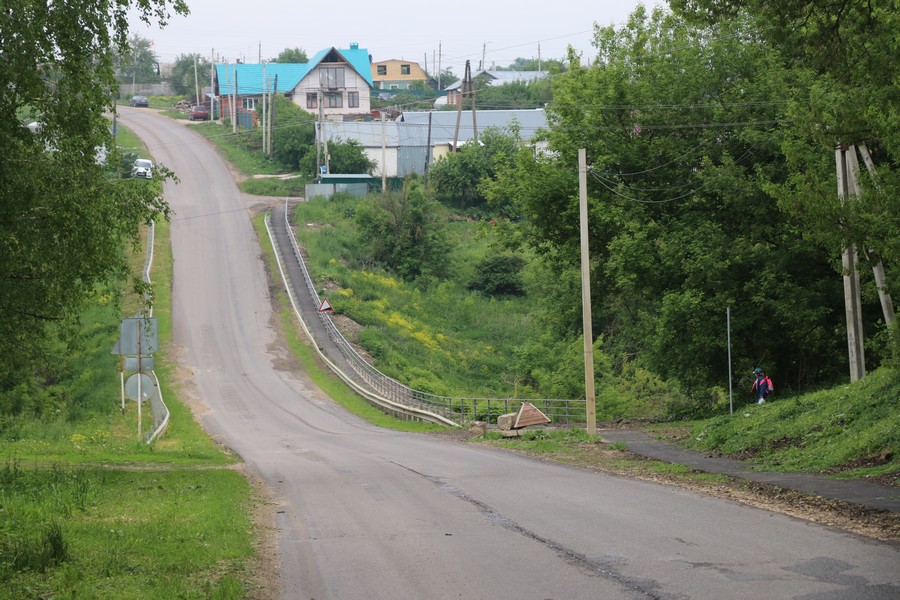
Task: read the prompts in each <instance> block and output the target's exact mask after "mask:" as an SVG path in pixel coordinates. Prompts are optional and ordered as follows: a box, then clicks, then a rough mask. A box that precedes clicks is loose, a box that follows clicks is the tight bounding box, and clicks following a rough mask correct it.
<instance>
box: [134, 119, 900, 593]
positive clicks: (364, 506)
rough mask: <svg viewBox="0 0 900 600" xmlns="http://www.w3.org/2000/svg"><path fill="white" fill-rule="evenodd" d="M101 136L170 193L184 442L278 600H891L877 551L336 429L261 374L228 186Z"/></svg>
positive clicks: (547, 468)
mask: <svg viewBox="0 0 900 600" xmlns="http://www.w3.org/2000/svg"><path fill="white" fill-rule="evenodd" d="M120 118H121V120H122V122H123V123H124V124H125V125H126V126H127V127H129V128H131V129H132V130H133V131H135V132H136V133H137V134H138V135H139V136H140V137H141V138H142V139H143V140H144V142H145V143H146V144H147V146H148V148H149V150H150V152H151V153H152V155H153V157H154V159H155V160H156V161H158V162H159V163H162V164H164V165H166V166H167V167H169V168H171V169H172V170H173V171H175V173H176V174H177V176H178V177H179V179H180V183H178V184H175V183H171V182H170V183H167V184H166V186H165V194H166V198H167V199H168V201H169V203H170V205H171V206H172V207H173V208H174V211H175V214H174V217H173V221H172V227H171V232H172V247H173V252H174V257H175V266H174V281H173V313H174V314H173V327H174V337H175V343H176V345H177V346H178V347H179V348H180V350H181V351H180V353H179V354H180V358H179V361H180V367H182V368H184V369H189V370H190V372H192V376H191V377H190V382H189V389H190V391H192V392H193V393H196V395H197V397H198V398H199V399H200V401H202V402H203V403H204V404H205V405H207V406H208V411H207V412H206V414H205V415H204V416H203V417H202V424H203V426H204V427H205V428H206V429H207V431H209V432H210V433H211V434H212V435H214V436H218V437H220V438H221V439H222V441H223V442H224V443H225V444H227V445H228V446H229V447H231V448H233V449H234V450H235V451H236V452H238V453H239V454H240V455H241V456H242V457H243V458H244V460H245V461H246V463H247V465H248V467H249V468H251V469H252V470H254V471H255V472H257V473H258V474H259V475H260V476H261V477H262V478H264V480H265V481H266V482H267V483H268V485H269V486H270V487H271V489H272V490H273V492H274V495H275V497H276V501H277V503H278V515H277V526H278V530H279V533H278V546H279V551H280V556H281V570H280V572H281V577H282V582H281V583H282V586H281V587H282V597H283V598H286V599H287V598H290V599H298V598H308V599H313V598H314V599H315V600H326V599H351V598H367V599H385V600H388V599H390V600H396V599H405V598H413V599H415V598H429V599H432V598H433V599H445V598H464V599H472V598H486V599H503V598H516V599H519V598H534V599H542V598H543V599H547V598H553V599H558V600H563V599H566V600H571V599H581V598H584V599H589V598H590V599H596V598H602V599H626V598H627V599H644V598H652V599H685V598H698V599H699V598H730V599H743V598H746V599H748V600H750V599H752V600H758V599H759V598H804V599H807V598H808V599H812V598H822V599H828V600H835V599H838V598H867V599H881V598H884V599H887V598H892V599H893V598H898V597H900V551H898V549H897V548H895V547H893V546H890V545H886V544H880V543H876V542H872V541H869V540H865V539H862V538H858V537H855V536H852V535H848V534H845V533H843V532H840V531H836V530H833V529H829V528H828V527H825V526H822V525H817V524H812V523H808V522H804V521H800V520H797V519H793V518H790V517H785V516H783V515H780V514H774V513H770V512H767V511H764V510H759V509H755V508H749V507H746V506H743V505H739V504H736V503H734V502H729V501H724V500H719V499H715V498H710V497H706V496H702V495H698V494H694V493H692V492H688V491H684V490H681V489H677V488H670V487H665V486H661V485H656V484H652V483H647V482H640V481H633V480H629V479H625V478H619V477H613V476H608V475H598V474H595V473H589V472H586V471H583V470H578V469H573V468H568V467H566V466H562V465H558V464H551V463H543V462H539V461H534V460H530V459H526V458H522V457H519V456H515V455H512V454H508V453H503V452H499V451H494V450H491V449H486V448H481V447H472V446H468V445H464V444H457V443H452V442H447V441H443V440H439V439H433V438H432V437H429V436H425V435H416V434H405V433H397V432H393V431H387V430H383V429H379V428H376V427H373V426H371V425H369V424H367V423H365V422H363V421H362V420H360V419H358V418H356V417H355V416H352V415H350V414H348V413H346V412H345V411H343V410H342V409H341V408H340V407H338V406H336V405H335V404H334V403H333V402H331V401H330V400H329V399H328V398H327V397H325V396H324V395H323V394H322V393H321V392H320V391H319V390H317V389H314V388H312V387H311V386H310V385H309V384H308V383H305V382H304V380H302V379H301V378H298V377H296V376H294V375H292V374H291V373H290V372H288V371H286V370H283V369H281V368H280V367H279V365H280V364H282V362H283V361H282V357H283V354H282V352H283V351H282V350H281V349H280V348H279V346H278V344H277V343H276V334H275V331H274V330H273V328H272V314H271V307H270V301H269V298H268V296H267V293H268V287H267V283H266V277H265V272H264V267H263V264H262V262H261V260H260V258H259V254H260V250H259V247H258V243H257V240H256V237H255V235H254V232H253V229H252V227H251V224H250V219H249V215H248V211H247V210H246V207H245V203H244V202H243V200H242V198H241V195H240V193H239V191H238V189H237V187H236V186H235V184H234V182H233V180H232V177H231V175H230V173H229V170H228V168H227V167H226V166H225V165H224V164H223V163H222V161H221V160H220V158H219V157H218V155H217V154H216V153H215V152H214V151H213V150H212V149H211V148H210V146H209V145H208V144H207V142H206V141H205V140H203V139H202V138H201V137H199V136H197V135H196V134H195V133H194V132H192V131H191V130H190V127H189V126H186V125H184V124H182V123H177V122H175V121H172V120H170V119H167V118H165V117H161V116H159V115H157V114H155V113H153V112H152V111H142V110H140V109H128V108H121V109H120ZM160 316H161V315H160ZM176 426H177V425H176Z"/></svg>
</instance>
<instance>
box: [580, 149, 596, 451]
mask: <svg viewBox="0 0 900 600" xmlns="http://www.w3.org/2000/svg"><path fill="white" fill-rule="evenodd" d="M578 208H579V214H580V218H579V221H580V224H581V316H582V328H583V332H584V402H585V413H586V415H585V416H586V417H587V432H588V435H597V406H596V398H595V397H594V333H593V327H592V325H591V271H590V269H591V263H590V250H589V248H590V246H589V244H588V241H589V240H588V210H587V151H586V150H585V149H584V148H580V149H579V150H578Z"/></svg>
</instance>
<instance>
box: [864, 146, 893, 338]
mask: <svg viewBox="0 0 900 600" xmlns="http://www.w3.org/2000/svg"><path fill="white" fill-rule="evenodd" d="M857 148H859V153H860V154H861V155H862V158H863V162H864V163H865V165H866V170H868V171H869V175H870V176H871V177H872V181H874V182H875V185H876V186H877V185H878V176H877V174H876V173H875V163H874V162H872V155H871V154H870V153H869V148H868V147H866V145H865V144H863V143H860V144H857ZM855 189H856V194H857V196H859V195H861V191H860V189H859V182H857V185H856V186H855ZM866 257H867V258H868V252H867V251H866ZM872 273H873V275H874V276H875V285H876V287H878V299H879V300H881V312H882V313H883V314H884V322H885V324H886V325H887V326H888V327H889V328H891V329H893V327H894V323H896V322H897V315H896V313H895V312H894V302H893V300H891V294H890V292H889V291H888V287H887V280H886V278H885V276H884V264H882V262H881V261H880V260H879V261H877V262H874V263H872Z"/></svg>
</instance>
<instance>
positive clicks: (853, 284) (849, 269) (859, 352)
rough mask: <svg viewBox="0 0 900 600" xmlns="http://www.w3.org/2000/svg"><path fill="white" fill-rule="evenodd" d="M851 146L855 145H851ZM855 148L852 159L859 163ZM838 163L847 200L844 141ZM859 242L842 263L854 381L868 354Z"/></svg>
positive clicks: (839, 185) (848, 248) (841, 193)
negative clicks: (860, 280)
mask: <svg viewBox="0 0 900 600" xmlns="http://www.w3.org/2000/svg"><path fill="white" fill-rule="evenodd" d="M849 148H853V146H850V147H849ZM855 152H856V151H855V149H854V150H853V154H852V156H853V158H852V162H853V163H855V162H856V155H855ZM834 154H835V162H836V163H837V188H838V197H839V198H840V199H841V202H842V203H843V202H845V201H846V199H847V197H848V196H849V195H850V190H852V189H853V184H852V183H851V179H852V177H853V175H852V173H851V159H850V158H849V156H850V155H849V154H848V147H847V146H846V145H845V144H841V145H839V146H837V147H836V148H835V151H834ZM856 263H857V256H856V245H854V244H852V243H851V244H849V245H847V246H846V247H844V251H843V253H842V255H841V265H842V267H843V272H844V310H845V313H846V318H847V355H848V358H849V362H850V382H851V383H852V382H854V381H859V380H860V379H862V378H863V377H865V376H866V357H865V352H864V348H863V328H862V300H861V298H860V290H859V270H858V269H857V268H856Z"/></svg>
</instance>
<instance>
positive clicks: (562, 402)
mask: <svg viewBox="0 0 900 600" xmlns="http://www.w3.org/2000/svg"><path fill="white" fill-rule="evenodd" d="M283 218H284V226H285V229H286V231H287V234H288V237H289V238H290V242H291V249H292V251H293V254H294V258H295V259H296V260H297V262H298V263H299V266H300V270H301V272H302V273H303V278H304V280H305V283H306V287H307V290H308V291H309V294H310V297H311V298H312V300H313V304H314V306H321V304H322V300H321V298H320V297H319V293H318V292H317V291H316V287H315V285H314V284H313V281H312V277H311V276H310V274H309V270H308V269H307V267H306V261H305V260H304V259H303V255H302V254H301V253H300V248H299V246H298V245H297V240H296V238H295V237H294V233H293V231H292V229H291V224H290V219H289V216H288V202H287V200H285V203H284V215H283ZM317 314H318V317H319V319H320V321H321V323H322V325H323V326H324V328H325V331H326V332H327V334H328V337H329V338H330V339H331V341H332V342H333V343H334V344H335V345H336V346H337V347H338V349H339V350H340V352H341V354H342V355H343V357H344V358H345V359H346V360H347V362H348V363H349V364H350V366H351V368H352V369H353V370H354V372H355V373H356V375H357V376H358V377H359V378H360V379H361V380H362V381H363V382H365V384H366V385H367V386H369V387H370V388H371V389H372V390H374V391H375V392H377V393H378V394H379V395H380V396H382V397H384V398H386V399H388V400H390V401H391V402H392V403H396V404H399V405H402V406H406V407H414V408H417V409H420V410H427V411H433V412H435V413H439V414H441V415H443V416H445V417H446V418H448V419H450V420H452V421H453V422H454V423H456V424H464V423H466V422H468V421H472V420H477V421H485V422H488V423H494V422H496V420H497V417H498V416H500V415H502V414H506V413H510V412H515V411H517V410H518V409H519V407H520V406H521V405H522V403H523V402H530V403H531V404H533V405H535V406H536V407H537V408H539V409H541V411H542V412H543V413H544V414H546V415H547V416H548V417H549V418H550V419H551V421H552V422H554V423H560V424H566V425H569V426H571V425H573V424H576V423H584V422H585V414H586V413H585V411H586V406H585V401H584V400H567V399H546V398H541V399H531V398H475V397H471V398H466V397H452V396H440V395H436V394H431V393H428V392H423V391H421V390H416V389H413V388H411V387H409V386H408V385H405V384H403V383H400V382H399V381H397V380H396V379H393V378H392V377H389V376H388V375H385V374H384V373H382V372H381V371H379V370H378V369H376V368H375V367H374V366H372V365H371V364H369V363H368V362H367V361H366V360H365V359H363V357H361V356H360V355H359V354H358V353H357V352H356V350H355V349H354V348H353V346H352V345H351V344H350V343H349V342H348V341H347V340H346V338H344V336H343V334H342V333H341V332H340V331H339V330H338V328H337V327H336V326H335V324H334V321H333V320H332V318H331V316H330V315H329V314H328V313H324V312H319V313H317Z"/></svg>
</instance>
